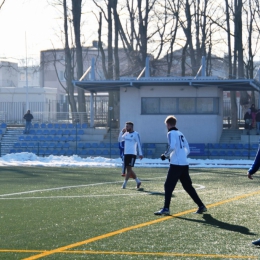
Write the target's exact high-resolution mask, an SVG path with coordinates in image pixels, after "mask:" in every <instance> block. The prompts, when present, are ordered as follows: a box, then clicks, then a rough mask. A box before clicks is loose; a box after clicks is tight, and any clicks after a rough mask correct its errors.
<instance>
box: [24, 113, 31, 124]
mask: <svg viewBox="0 0 260 260" xmlns="http://www.w3.org/2000/svg"><path fill="white" fill-rule="evenodd" d="M23 118H24V119H25V120H26V121H28V122H31V121H32V119H33V115H32V114H27V113H26V114H25V115H24V116H23Z"/></svg>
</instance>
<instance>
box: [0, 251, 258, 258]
mask: <svg viewBox="0 0 260 260" xmlns="http://www.w3.org/2000/svg"><path fill="white" fill-rule="evenodd" d="M5 252H6V253H40V252H45V250H19V249H17V250H15V249H14V250H10V249H0V253H5ZM60 253H62V254H81V255H145V256H171V257H176V256H180V257H203V258H229V259H230V258H234V259H258V256H246V255H243V256H241V255H223V254H222V255H214V254H186V253H170V252H121V251H119V252H116V251H92V250H71V251H68V250H67V251H62V252H60Z"/></svg>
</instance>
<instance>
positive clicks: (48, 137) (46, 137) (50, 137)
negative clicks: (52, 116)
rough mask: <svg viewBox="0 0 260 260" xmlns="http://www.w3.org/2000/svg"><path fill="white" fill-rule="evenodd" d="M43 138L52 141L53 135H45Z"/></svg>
mask: <svg viewBox="0 0 260 260" xmlns="http://www.w3.org/2000/svg"><path fill="white" fill-rule="evenodd" d="M45 140H46V141H47V142H52V141H53V136H52V135H46V136H45Z"/></svg>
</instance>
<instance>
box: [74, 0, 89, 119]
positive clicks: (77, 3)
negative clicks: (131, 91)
mask: <svg viewBox="0 0 260 260" xmlns="http://www.w3.org/2000/svg"><path fill="white" fill-rule="evenodd" d="M81 2H82V0H72V15H73V28H74V36H75V44H76V64H77V78H78V79H80V78H81V77H82V75H83V74H84V71H83V59H82V46H81V41H80V20H81ZM78 112H80V114H79V115H80V122H81V123H83V122H84V123H85V122H87V116H86V100H85V91H84V90H83V89H81V88H78Z"/></svg>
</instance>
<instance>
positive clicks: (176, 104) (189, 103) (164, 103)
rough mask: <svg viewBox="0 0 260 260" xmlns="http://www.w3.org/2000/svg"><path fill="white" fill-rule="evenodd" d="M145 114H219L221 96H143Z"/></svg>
mask: <svg viewBox="0 0 260 260" xmlns="http://www.w3.org/2000/svg"><path fill="white" fill-rule="evenodd" d="M141 109H142V114H143V115H149V114H151V115H156V114H158V115H161V114H173V113H175V114H218V113H219V98H216V97H205V98H196V97H185V98H184V97H174V98H164V97H163V98H160V97H158V98H157V97H156V98H154V97H151V98H147V97H143V98H142V99H141Z"/></svg>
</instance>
